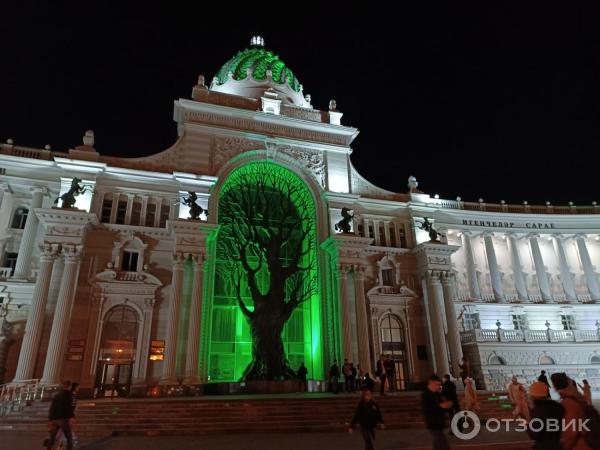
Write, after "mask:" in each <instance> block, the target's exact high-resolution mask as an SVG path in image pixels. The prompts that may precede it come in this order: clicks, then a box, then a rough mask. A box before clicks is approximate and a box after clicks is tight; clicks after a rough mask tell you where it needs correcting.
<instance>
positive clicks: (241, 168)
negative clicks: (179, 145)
mask: <svg viewBox="0 0 600 450" xmlns="http://www.w3.org/2000/svg"><path fill="white" fill-rule="evenodd" d="M218 179H219V182H218V183H217V184H216V185H215V186H214V187H213V189H212V192H211V202H210V214H209V220H210V221H211V222H213V223H216V224H218V225H219V226H218V227H217V228H216V231H215V232H214V233H213V234H212V235H211V236H210V237H209V239H208V249H207V250H208V252H209V258H208V262H209V263H208V265H207V274H206V276H207V279H208V283H207V285H206V287H205V295H206V297H205V298H207V300H208V301H207V302H205V308H206V309H205V314H203V324H202V330H203V331H202V334H203V339H202V344H203V345H202V349H201V351H202V353H203V357H202V358H201V364H204V365H205V367H206V373H207V375H208V379H209V381H212V382H227V381H238V380H240V379H242V378H246V379H249V380H250V379H263V378H264V379H285V378H289V377H290V376H292V374H291V372H290V371H288V369H292V371H293V370H295V369H297V367H298V365H299V364H300V362H304V363H305V365H306V366H307V369H308V376H309V378H310V379H324V376H325V370H324V368H325V363H326V361H328V360H329V359H330V358H331V357H332V355H333V357H337V349H339V334H340V333H339V307H338V295H337V290H336V289H334V288H333V287H334V284H333V282H334V280H335V276H334V274H333V273H332V272H331V271H332V267H334V266H335V267H337V255H333V257H332V252H331V251H329V250H328V251H325V250H323V248H324V244H325V243H326V242H325V241H326V240H327V239H328V237H329V233H328V230H329V222H328V219H327V218H328V214H327V204H326V202H325V201H323V198H324V197H323V191H322V189H321V187H320V186H319V184H318V182H317V181H316V180H315V177H314V176H313V174H311V173H310V172H309V171H308V170H307V169H305V168H303V167H300V166H299V165H298V164H297V163H296V161H294V160H292V159H291V158H289V157H287V155H280V156H279V157H278V158H273V157H272V155H270V154H269V153H268V152H267V151H251V152H246V153H244V154H242V155H238V156H237V157H235V158H233V159H232V160H231V161H229V162H228V163H227V164H226V165H225V166H224V167H223V168H222V170H221V171H220V173H219V178H218ZM259 187H260V189H263V190H264V189H266V191H269V192H271V191H273V192H274V193H276V192H279V193H281V191H282V189H283V188H285V187H292V188H293V191H294V193H293V195H292V196H291V197H289V199H290V201H291V202H292V203H293V204H294V212H293V213H291V214H290V215H289V221H287V222H286V225H285V226H284V228H285V227H287V228H286V229H287V230H288V231H289V230H291V229H292V228H293V227H290V226H289V225H290V224H291V223H293V222H294V221H295V220H298V219H300V216H302V217H301V219H302V220H301V223H302V224H303V226H300V227H299V229H303V230H305V231H306V230H309V233H308V234H309V237H307V236H304V237H298V238H297V239H296V241H295V242H299V241H301V240H303V239H304V240H305V241H306V242H305V244H303V247H302V248H303V249H302V252H301V253H302V255H301V256H300V258H299V264H298V265H299V266H302V267H309V266H310V270H308V271H304V272H303V273H304V274H305V275H306V277H305V278H304V281H302V282H292V281H290V279H287V280H286V281H285V283H280V284H281V285H283V284H284V285H285V287H284V289H283V290H284V294H283V296H284V298H285V299H284V300H285V303H290V299H291V298H292V294H293V292H294V290H295V289H294V287H295V286H297V285H301V288H299V289H298V292H300V291H305V290H310V291H311V292H310V293H308V294H307V295H306V298H305V301H303V302H301V303H300V304H299V305H298V306H297V307H296V308H295V309H294V310H293V312H292V313H291V314H290V316H289V319H288V320H287V322H286V323H285V325H284V326H283V327H282V330H281V339H282V346H283V350H284V352H285V359H286V361H287V363H286V364H285V367H284V370H283V372H282V373H276V374H275V376H273V372H272V371H271V372H269V374H267V375H266V376H264V377H263V378H261V376H260V374H258V373H257V368H256V366H257V365H258V366H261V364H262V366H265V365H269V364H264V361H258V362H257V361H256V360H257V359H259V360H260V359H261V358H257V356H256V353H257V350H256V346H257V344H256V343H257V342H259V341H261V338H260V337H259V334H260V332H257V330H256V328H257V327H256V324H253V321H252V318H251V317H249V316H248V312H250V313H254V312H255V311H254V308H255V304H254V303H255V302H254V298H255V291H254V292H253V289H252V288H251V287H250V286H249V284H250V283H249V282H248V277H249V275H248V273H247V272H245V271H244V270H243V263H242V262H241V261H239V258H240V257H239V254H240V250H239V247H235V246H232V245H231V244H230V243H231V241H235V240H236V239H237V237H236V239H233V238H232V236H233V235H234V233H232V230H233V229H238V230H240V229H243V228H244V226H243V225H241V226H240V222H239V221H237V220H236V219H235V217H237V216H238V214H232V211H234V209H235V208H232V207H231V205H229V203H231V201H230V200H231V199H230V197H231V196H232V198H237V199H238V201H236V202H234V203H236V204H238V205H239V203H240V202H241V200H239V195H240V193H239V192H240V191H246V192H249V191H252V190H253V189H258V188H259ZM255 195H256V192H255ZM269 195H271V194H269ZM281 198H282V196H281V195H280V194H273V196H272V199H273V201H268V202H258V203H259V204H261V205H262V206H260V205H258V206H256V210H255V211H253V212H252V214H246V215H245V216H246V217H249V216H252V217H256V218H257V221H260V218H261V217H264V212H265V211H267V212H268V214H270V215H271V216H270V217H271V218H274V217H275V216H277V213H274V212H273V207H274V206H275V205H277V204H279V203H280V202H278V201H275V200H281ZM242 203H243V202H242ZM250 203H252V202H245V204H250ZM275 209H277V208H275ZM238 212H239V211H238ZM234 216H235V217H234ZM280 216H281V214H279V216H278V217H280ZM274 220H275V219H274ZM255 225H257V224H255ZM258 228H260V226H259V227H258ZM292 233H295V234H294V235H295V236H297V235H302V234H303V233H304V232H303V231H298V230H296V231H293V232H292ZM284 247H285V246H282V247H281V248H282V250H284V251H282V256H281V258H280V260H282V261H283V262H282V263H281V265H282V266H284V267H287V266H289V265H290V261H292V260H293V255H292V254H293V252H291V251H290V252H287V250H285V248H284ZM291 247H292V246H290V248H291ZM286 252H287V253H286ZM283 253H286V255H283ZM225 254H229V255H235V257H234V259H237V261H236V262H235V264H233V265H232V262H231V260H230V259H228V258H227V257H225V256H224V255H225ZM333 260H335V261H333ZM258 261H259V258H258V257H257V254H256V252H255V253H254V254H253V255H252V256H251V257H249V258H248V262H249V264H250V266H251V267H252V269H253V270H256V275H255V279H256V286H255V288H256V289H258V291H259V294H261V295H267V294H270V293H271V292H272V291H273V283H274V282H273V281H272V279H274V277H273V276H272V273H271V269H270V266H269V264H267V262H266V259H263V262H262V265H261V266H260V268H259V263H258ZM333 262H335V264H333ZM267 266H269V268H267ZM240 267H241V268H242V269H240ZM239 270H241V272H242V276H241V277H238V280H241V282H240V283H239V285H240V287H239V292H240V295H239V298H238V295H237V291H238V287H237V283H236V281H235V278H234V277H233V276H232V273H234V272H236V271H239ZM275 272H276V270H275ZM228 278H229V279H228ZM232 278H233V279H232ZM275 284H277V283H275ZM309 288H310V289H309ZM269 298H270V299H272V297H269ZM265 304H266V303H263V306H264V305H265ZM277 328H278V326H277V324H275V325H274V326H273V329H274V330H277ZM275 346H277V344H275ZM201 356H202V355H201ZM269 358H271V356H266V357H265V359H269ZM275 365H277V364H275Z"/></svg>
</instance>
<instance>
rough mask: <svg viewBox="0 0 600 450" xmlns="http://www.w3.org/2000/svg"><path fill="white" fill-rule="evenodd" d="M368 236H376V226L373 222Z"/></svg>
mask: <svg viewBox="0 0 600 450" xmlns="http://www.w3.org/2000/svg"><path fill="white" fill-rule="evenodd" d="M367 237H370V238H374V237H375V228H374V227H373V224H372V223H370V224H369V235H368V236H367Z"/></svg>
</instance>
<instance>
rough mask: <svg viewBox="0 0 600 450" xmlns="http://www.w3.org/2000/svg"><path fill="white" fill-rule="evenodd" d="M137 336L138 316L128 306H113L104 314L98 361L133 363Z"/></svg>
mask: <svg viewBox="0 0 600 450" xmlns="http://www.w3.org/2000/svg"><path fill="white" fill-rule="evenodd" d="M137 334H138V315H137V313H136V312H135V310H134V309H133V308H131V307H129V306H125V305H120V306H115V307H114V308H112V309H111V310H110V311H108V312H107V313H106V316H105V318H104V328H103V330H102V341H101V344H100V359H101V360H103V361H115V362H121V361H128V362H129V361H133V360H135V356H136V355H135V348H136V343H137Z"/></svg>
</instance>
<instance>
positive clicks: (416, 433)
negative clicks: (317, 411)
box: [0, 430, 530, 450]
mask: <svg viewBox="0 0 600 450" xmlns="http://www.w3.org/2000/svg"><path fill="white" fill-rule="evenodd" d="M42 440H43V436H41V435H34V436H31V435H29V436H28V435H20V436H14V435H12V436H11V435H7V434H2V435H0V448H2V449H7V450H8V449H10V450H30V449H36V448H41V442H42ZM450 441H451V445H452V448H457V449H458V448H464V449H469V450H477V449H480V448H481V449H487V450H493V449H495V448H497V449H500V448H502V449H504V450H505V449H506V448H511V449H521V448H529V447H530V444H528V443H526V442H527V441H528V438H527V436H526V435H525V434H524V433H519V432H514V431H513V432H509V433H485V432H482V433H481V434H480V435H479V436H478V437H477V438H475V439H473V440H472V441H460V440H459V439H456V438H450ZM429 442H430V438H429V434H428V433H427V431H426V430H389V431H387V430H384V431H381V432H378V433H377V449H378V450H401V449H409V448H410V449H426V448H429V447H428V445H429ZM493 443H496V445H493ZM81 444H82V445H81V446H80V447H79V449H81V450H180V449H194V450H195V449H201V450H205V449H206V450H208V449H211V450H212V449H215V450H317V449H327V450H342V449H343V450H355V449H356V450H362V448H363V446H362V440H361V437H360V433H357V432H355V433H353V434H348V433H347V432H344V431H340V432H339V433H290V434H277V433H273V434H268V435H265V434H246V435H239V434H233V435H227V436H175V437H165V436H157V437H109V438H103V439H95V440H93V441H91V442H82V443H81Z"/></svg>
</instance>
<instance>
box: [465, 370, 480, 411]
mask: <svg viewBox="0 0 600 450" xmlns="http://www.w3.org/2000/svg"><path fill="white" fill-rule="evenodd" d="M464 383H465V409H467V410H469V411H473V412H475V411H478V410H479V399H478V398H477V391H476V390H475V380H473V378H471V377H467V378H465V380H464Z"/></svg>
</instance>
